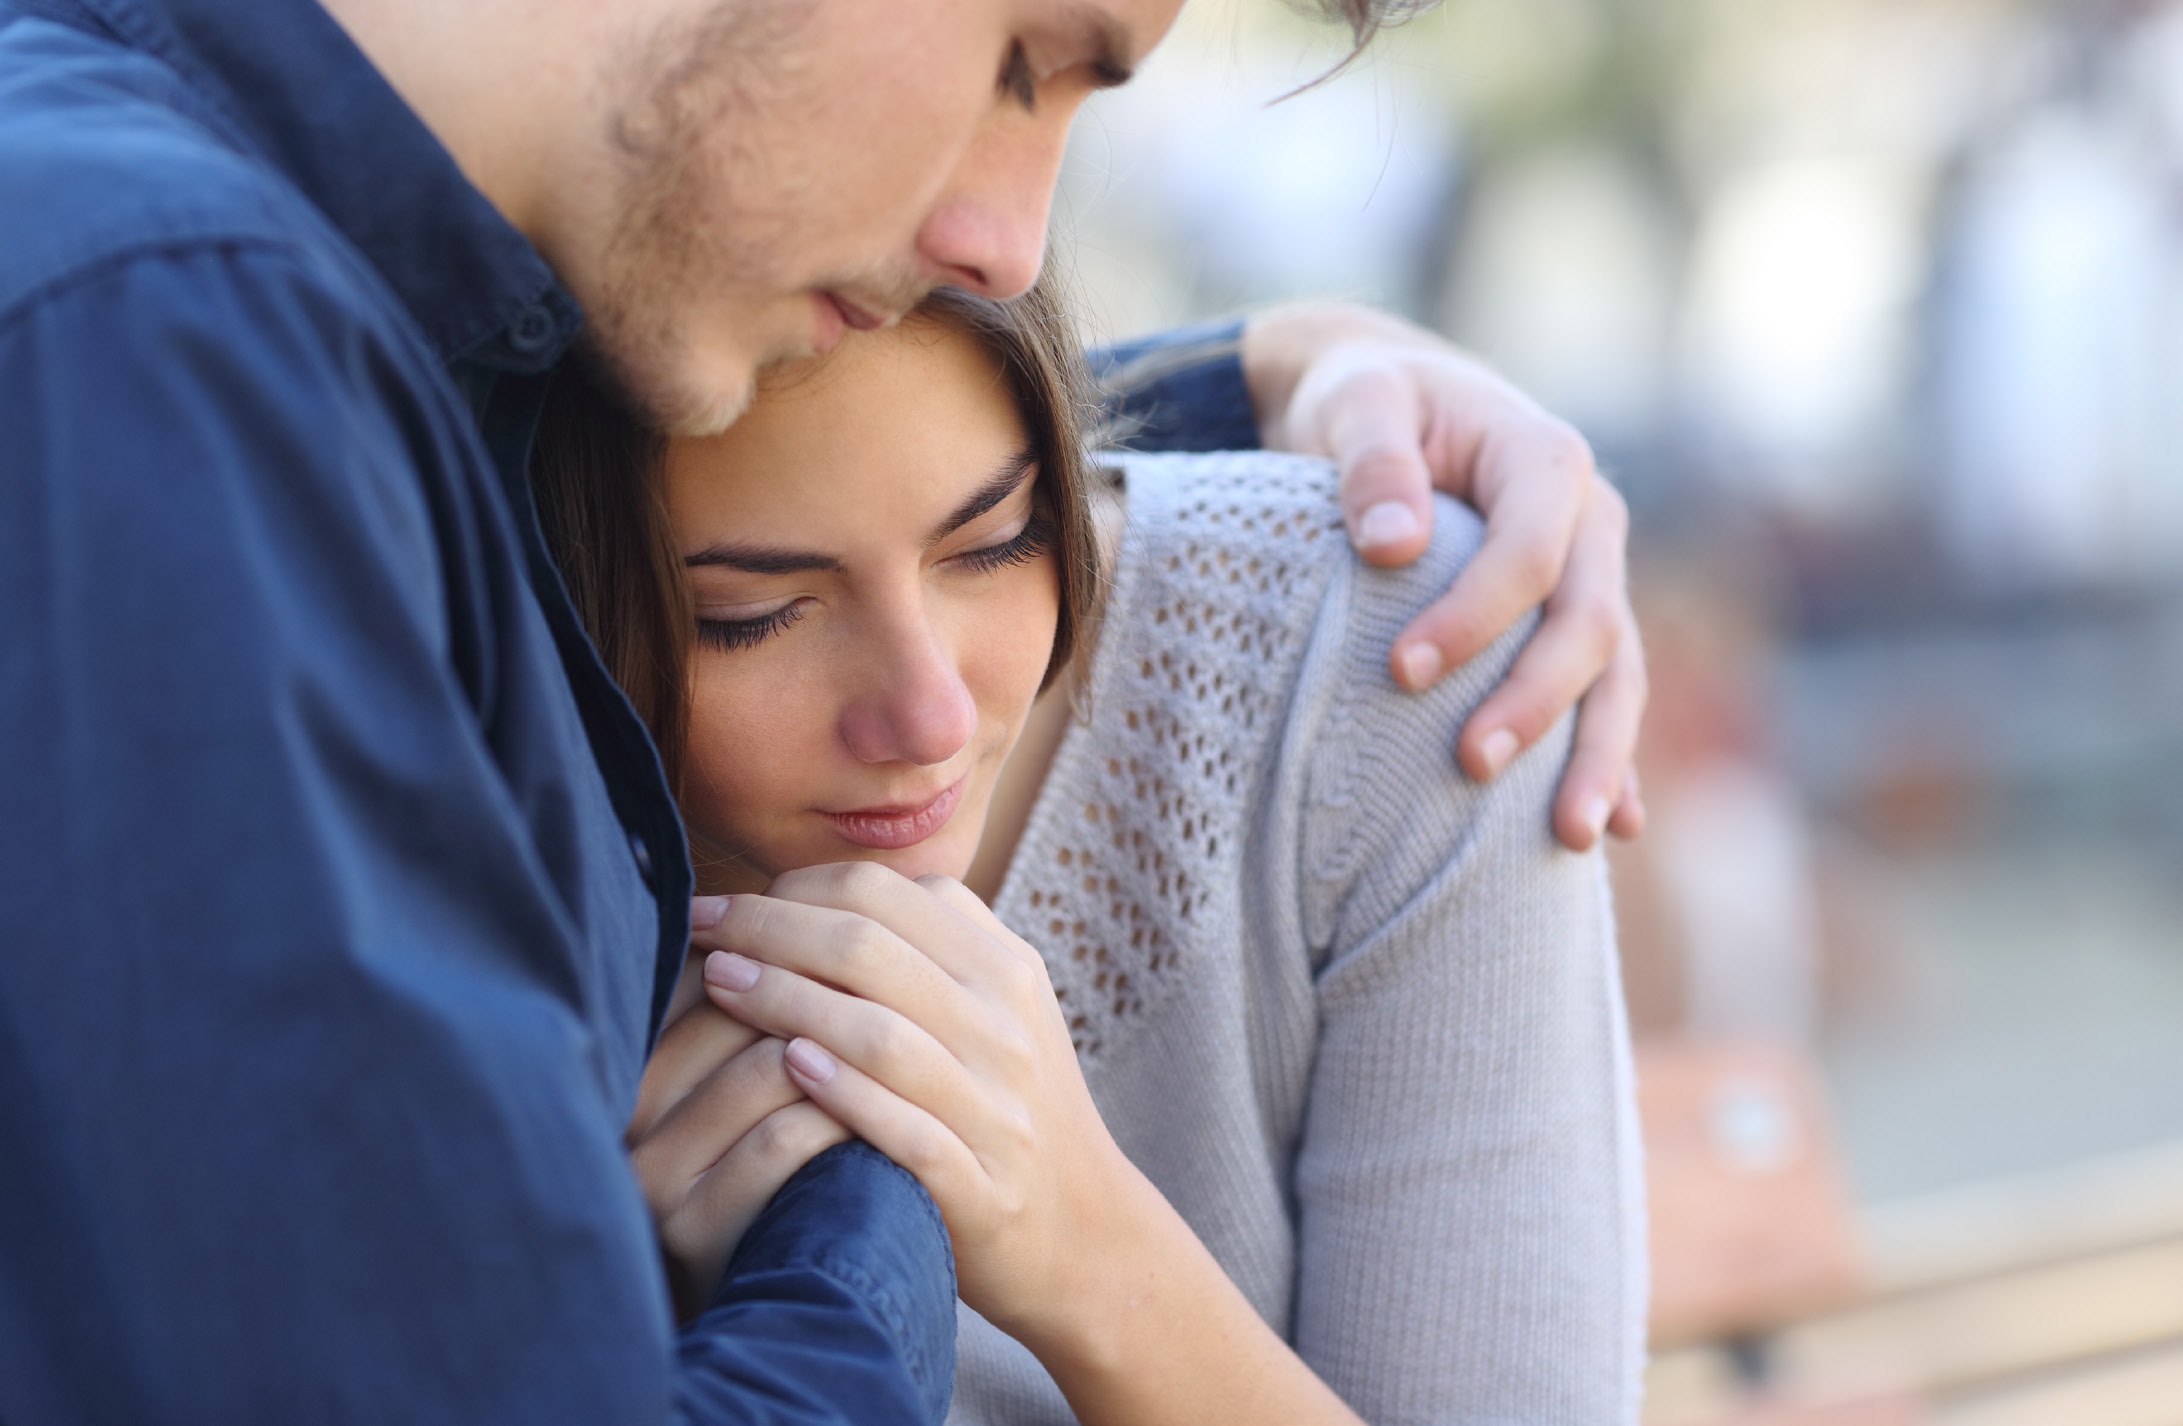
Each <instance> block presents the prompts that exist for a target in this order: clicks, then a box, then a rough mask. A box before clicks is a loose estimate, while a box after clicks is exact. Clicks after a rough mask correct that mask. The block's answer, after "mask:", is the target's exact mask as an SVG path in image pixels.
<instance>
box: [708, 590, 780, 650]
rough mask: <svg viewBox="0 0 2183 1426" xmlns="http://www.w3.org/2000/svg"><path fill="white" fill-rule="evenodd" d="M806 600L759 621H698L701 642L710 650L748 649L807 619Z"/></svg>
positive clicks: (763, 615) (765, 616) (759, 618)
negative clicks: (803, 618)
mask: <svg viewBox="0 0 2183 1426" xmlns="http://www.w3.org/2000/svg"><path fill="white" fill-rule="evenodd" d="M803 605H804V601H802V600H801V599H798V600H795V601H793V602H791V603H788V604H784V605H782V606H781V607H780V608H778V609H776V610H774V611H773V612H771V613H770V614H760V615H759V616H758V617H757V618H755V619H707V618H704V617H702V616H700V617H699V619H698V621H697V638H698V642H699V643H702V644H704V645H705V646H706V647H707V648H713V649H720V650H723V651H733V650H735V649H747V648H749V647H750V646H751V645H753V644H757V643H762V642H764V641H765V640H767V639H770V638H772V637H773V636H774V635H775V634H778V633H779V632H781V630H783V629H785V628H787V627H788V626H789V625H791V624H793V623H795V622H796V621H797V620H798V619H801V618H802V617H803Z"/></svg>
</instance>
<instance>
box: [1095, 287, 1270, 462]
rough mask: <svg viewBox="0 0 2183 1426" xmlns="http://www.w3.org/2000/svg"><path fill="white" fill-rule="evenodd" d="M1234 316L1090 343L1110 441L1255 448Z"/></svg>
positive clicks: (1160, 447)
mask: <svg viewBox="0 0 2183 1426" xmlns="http://www.w3.org/2000/svg"><path fill="white" fill-rule="evenodd" d="M1242 337H1243V323H1242V321H1241V320H1240V319H1234V320H1229V321H1225V322H1209V323H1205V324H1203V325H1200V326H1194V327H1178V328H1176V329H1174V330H1172V331H1168V332H1162V333H1159V334H1158V335H1156V336H1151V337H1145V338H1141V339H1139V340H1137V341H1132V342H1122V343H1118V344H1116V345H1114V346H1109V347H1099V348H1095V349H1094V350H1093V351H1091V352H1090V353H1089V355H1088V360H1089V362H1090V365H1091V369H1092V376H1093V379H1094V380H1095V381H1097V382H1098V383H1099V388H1100V392H1101V394H1102V396H1103V397H1104V399H1105V405H1106V416H1107V424H1108V429H1109V433H1110V439H1111V440H1112V441H1114V442H1115V443H1116V444H1119V445H1122V446H1125V447H1127V448H1128V449H1130V450H1138V451H1255V450H1257V449H1258V416H1257V413H1256V412H1255V411H1254V410H1253V409H1252V407H1251V391H1250V387H1249V386H1247V385H1246V384H1245V383H1244V380H1243V358H1242Z"/></svg>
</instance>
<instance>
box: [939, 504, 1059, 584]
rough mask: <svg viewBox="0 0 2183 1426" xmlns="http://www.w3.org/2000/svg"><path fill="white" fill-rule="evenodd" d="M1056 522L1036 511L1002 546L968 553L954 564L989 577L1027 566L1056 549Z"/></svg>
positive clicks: (988, 546)
mask: <svg viewBox="0 0 2183 1426" xmlns="http://www.w3.org/2000/svg"><path fill="white" fill-rule="evenodd" d="M1053 543H1054V521H1053V517H1052V516H1050V515H1048V514H1047V513H1046V512H1045V511H1043V510H1039V511H1034V512H1033V513H1032V515H1031V518H1030V519H1029V520H1027V521H1025V522H1024V526H1023V529H1022V530H1021V531H1019V532H1017V533H1016V534H1015V535H1012V536H1010V537H1009V538H1008V539H1005V540H1002V541H1001V542H1000V543H999V544H994V545H987V546H986V547H985V548H983V549H977V550H965V551H963V552H962V553H961V554H959V555H957V556H955V558H954V559H953V560H952V561H950V563H952V564H954V565H956V566H957V567H958V568H961V569H967V570H971V571H973V572H975V573H980V574H982V573H985V572H986V571H988V570H996V569H1004V568H1006V567H1007V566H1009V565H1012V564H1027V563H1029V562H1030V561H1032V560H1035V559H1037V558H1038V557H1039V556H1040V555H1043V554H1045V553H1046V552H1047V550H1049V549H1051V548H1052V547H1053Z"/></svg>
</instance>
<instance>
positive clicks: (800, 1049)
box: [783, 1040, 834, 1084]
mask: <svg viewBox="0 0 2183 1426" xmlns="http://www.w3.org/2000/svg"><path fill="white" fill-rule="evenodd" d="M783 1058H784V1059H786V1060H787V1061H788V1067H789V1068H790V1069H792V1070H794V1071H795V1072H796V1073H797V1074H799V1075H802V1076H803V1077H804V1078H805V1079H808V1080H810V1081H811V1082H812V1083H813V1084H825V1083H826V1082H827V1081H828V1080H830V1079H832V1078H833V1077H834V1057H833V1056H832V1055H830V1054H828V1053H826V1051H824V1050H822V1049H820V1048H819V1047H818V1046H817V1045H814V1044H812V1043H811V1042H810V1041H809V1040H790V1041H789V1042H788V1053H787V1054H786V1055H785V1056H783Z"/></svg>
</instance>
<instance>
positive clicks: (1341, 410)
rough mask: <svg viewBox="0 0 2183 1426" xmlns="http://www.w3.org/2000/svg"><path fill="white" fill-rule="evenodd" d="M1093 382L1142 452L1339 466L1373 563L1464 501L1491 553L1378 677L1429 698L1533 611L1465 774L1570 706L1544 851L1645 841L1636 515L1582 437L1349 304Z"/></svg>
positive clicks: (1285, 318)
mask: <svg viewBox="0 0 2183 1426" xmlns="http://www.w3.org/2000/svg"><path fill="white" fill-rule="evenodd" d="M1092 363H1093V368H1094V371H1095V372H1096V373H1097V374H1098V375H1099V376H1100V378H1101V379H1102V381H1103V383H1104V384H1105V385H1106V386H1107V388H1108V390H1109V392H1110V402H1111V405H1112V408H1113V411H1114V415H1115V424H1116V427H1117V429H1118V431H1119V433H1120V435H1121V438H1122V439H1123V440H1125V441H1127V442H1128V443H1129V444H1131V445H1134V446H1135V447H1137V448H1138V449H1141V450H1221V449H1234V448H1240V447H1245V446H1248V445H1254V444H1261V443H1262V444H1264V445H1265V446H1267V447H1268V448H1270V449H1278V450H1296V451H1305V452H1309V453H1313V454H1318V455H1325V456H1330V457H1332V458H1333V459H1334V460H1335V461H1336V462H1337V463H1338V464H1339V465H1340V467H1341V476H1342V505H1343V509H1344V510H1345V512H1346V514H1347V518H1348V524H1349V532H1350V539H1351V541H1352V543H1354V544H1355V545H1356V546H1357V548H1358V550H1359V552H1360V553H1361V554H1362V555H1363V557H1364V558H1365V559H1367V560H1370V561H1371V562H1372V563H1374V564H1383V565H1398V564H1407V563H1409V562H1410V561H1412V560H1414V559H1416V558H1417V557H1418V555H1419V554H1420V553H1422V552H1423V550H1424V549H1425V546H1426V542H1427V540H1428V538H1429V536H1430V534H1431V524H1432V505H1431V501H1430V498H1429V493H1430V491H1432V490H1434V489H1439V490H1442V491H1445V492H1446V493H1448V494H1450V495H1454V496H1457V497H1458V498H1460V499H1463V500H1466V501H1468V502H1470V504H1471V505H1472V506H1474V507H1475V508H1476V509H1477V510H1478V511H1479V513H1480V514H1482V515H1484V516H1485V517H1486V522H1487V524H1486V530H1487V537H1486V546H1485V548H1484V549H1483V550H1482V551H1480V553H1479V556H1478V558H1477V559H1476V560H1475V561H1474V562H1473V563H1472V564H1471V566H1470V567H1469V568H1467V569H1465V571H1464V572H1463V574H1462V575H1461V577H1460V578H1459V579H1458V580H1457V582H1456V584H1455V585H1454V587H1453V588H1451V589H1450V590H1449V591H1448V593H1447V594H1446V595H1445V596H1444V597H1442V598H1441V599H1439V600H1437V601H1435V602H1434V603H1433V604H1432V605H1431V606H1430V607H1428V608H1427V609H1425V610H1424V611H1423V612H1421V613H1420V614H1419V615H1418V617H1417V618H1416V619H1414V620H1413V621H1411V623H1410V625H1409V626H1408V627H1407V628H1405V629H1404V630H1403V631H1402V633H1401V634H1400V635H1398V636H1397V637H1396V639H1395V642H1394V645H1393V647H1392V648H1391V649H1390V650H1389V654H1388V660H1389V667H1390V669H1391V671H1392V672H1393V674H1394V676H1395V678H1396V679H1397V680H1398V681H1399V682H1401V683H1402V684H1403V685H1404V686H1406V687H1410V688H1424V687H1428V686H1430V685H1431V684H1432V683H1433V682H1434V681H1436V680H1437V679H1438V678H1439V677H1440V676H1441V675H1442V674H1443V673H1444V672H1446V671H1447V670H1450V669H1453V668H1456V667H1458V666H1460V665H1462V664H1464V663H1466V662H1467V661H1469V660H1470V659H1471V658H1473V657H1475V656H1476V655H1477V654H1478V652H1479V651H1480V650H1482V649H1483V648H1485V646H1486V645H1487V644H1489V643H1490V642H1492V640H1493V639H1494V638H1495V637H1496V636H1497V635H1498V634H1500V633H1501V631H1502V630H1504V629H1506V628H1508V627H1509V626H1510V625H1511V624H1512V623H1514V622H1515V620H1516V619H1517V618H1518V617H1519V616H1520V615H1522V614H1523V613H1524V612H1525V611H1527V610H1529V609H1530V608H1532V607H1533V606H1535V605H1539V604H1541V603H1543V604H1544V605H1545V614H1546V617H1545V620H1544V621H1543V622H1542V623H1541V625H1540V627H1539V631H1538V633H1537V634H1535V635H1534V636H1533V637H1532V640H1531V643H1530V644H1529V646H1528V647H1527V648H1526V649H1525V651H1524V654H1523V656H1522V657H1521V658H1520V659H1519V660H1518V661H1517V663H1516V665H1515V667H1514V669H1512V670H1511V672H1510V675H1509V678H1508V681H1507V682H1506V683H1504V684H1503V685H1502V686H1501V687H1500V688H1499V689H1497V690H1496V691H1495V692H1494V693H1493V694H1492V696H1490V697H1489V698H1487V699H1486V700H1485V701H1484V702H1483V703H1482V704H1481V705H1480V706H1479V708H1478V709H1477V711H1476V712H1475V713H1474V714H1473V715H1472V716H1471V718H1470V720H1469V721H1468V722H1466V723H1465V724H1464V726H1463V732H1462V735H1461V736H1460V738H1459V739H1458V740H1457V756H1458V758H1459V760H1460V761H1461V763H1462V765H1463V768H1464V770H1465V771H1466V772H1468V773H1470V774H1471V776H1473V777H1476V778H1479V779H1481V780H1488V779H1491V778H1492V777H1494V776H1495V775H1497V774H1498V773H1499V772H1500V770H1501V769H1502V768H1504V767H1506V766H1507V765H1508V763H1509V761H1510V760H1511V759H1513V758H1514V757H1515V755H1516V754H1517V753H1518V752H1519V751H1521V750H1522V749H1523V748H1526V747H1529V746H1530V745H1531V744H1532V743H1534V742H1535V741H1537V740H1538V738H1539V737H1540V736H1541V735H1542V734H1544V733H1545V731H1546V730H1547V729H1548V728H1549V727H1551V726H1552V725H1553V723H1554V721H1555V719H1557V718H1558V717H1559V716H1560V715H1561V714H1562V713H1563V712H1564V711H1565V710H1566V709H1567V708H1568V707H1569V706H1570V705H1571V704H1572V703H1576V702H1578V701H1579V700H1580V699H1581V700H1582V706H1581V708H1580V711H1579V714H1578V719H1577V732H1576V741H1575V744H1574V747H1573V750H1572V752H1571V755H1570V762H1569V768H1568V771H1567V773H1566V774H1564V776H1563V778H1562V782H1561V788H1560V791H1559V792H1558V793H1557V794H1556V797H1555V800H1554V828H1555V832H1556V834H1557V835H1558V836H1559V837H1560V838H1561V839H1562V841H1564V842H1565V843H1567V844H1568V845H1569V846H1571V847H1575V848H1577V849H1578V850H1582V849H1584V848H1586V847H1589V846H1591V845H1592V843H1593V842H1595V841H1597V840H1598V838H1599V836H1600V833H1601V832H1602V831H1603V830H1610V831H1613V832H1615V833H1617V834H1618V835H1622V836H1634V835H1636V833H1637V832H1638V831H1639V829H1640V828H1641V827H1642V826H1643V825H1644V806H1643V803H1642V801H1641V799H1640V797H1639V794H1638V787H1637V781H1636V774H1635V773H1634V771H1633V770H1632V769H1631V766H1630V759H1631V753H1632V750H1633V749H1634V748H1635V746H1636V741H1637V726H1638V722H1639V720H1640V719H1641V718H1642V716H1643V713H1644V706H1645V662H1644V653H1643V649H1642V646H1641V644H1640V641H1639V638H1638V633H1637V621H1636V617H1635V616H1634V615H1633V614H1632V613H1631V611H1630V605H1629V596H1628V592H1627V590H1626V589H1625V587H1624V544H1625V541H1626V539H1627V536H1628V529H1629V514H1628V511H1627V509H1626V507H1625V506H1624V505H1623V503H1622V499H1621V497H1620V496H1619V495H1617V494H1616V493H1615V491H1614V489H1613V487H1612V486H1610V485H1608V484H1607V482H1606V481H1605V480H1603V479H1602V478H1601V477H1600V475H1599V473H1598V471H1597V470H1596V469H1595V468H1594V466H1593V463H1592V453H1591V450H1590V448H1589V447H1588V446H1586V445H1585V443H1584V440H1583V438H1582V437H1581V436H1579V435H1578V434H1577V433H1576V431H1575V430H1574V429H1573V428H1571V427H1570V426H1569V425H1568V424H1567V423H1566V422H1563V421H1561V420H1559V419H1557V418H1556V417H1554V416H1553V415H1551V414H1550V413H1548V412H1547V411H1546V410H1544V409H1543V408H1541V407H1540V406H1539V405H1538V404H1537V403H1536V402H1534V401H1532V400H1531V399H1530V398H1528V397H1526V396H1525V395H1524V394H1523V393H1522V392H1520V391H1518V390H1516V389H1515V388H1514V387H1512V386H1510V385H1509V384H1508V383H1507V382H1506V381H1504V380H1502V379H1501V378H1500V377H1499V376H1497V375H1495V374H1494V373H1493V372H1492V371H1490V370H1488V369H1487V368H1486V367H1485V366H1483V365H1482V364H1480V363H1479V362H1477V361H1476V360H1475V359H1473V358H1471V357H1469V356H1467V355H1466V354H1464V353H1463V352H1461V351H1459V350H1457V349H1456V348H1455V347H1454V346H1452V345H1451V344H1449V343H1448V342H1446V341H1444V340H1442V339H1441V338H1439V337H1436V336H1434V335H1433V334H1431V333H1429V332H1426V331H1424V330H1422V329H1420V328H1418V327H1415V326H1412V325H1411V324H1410V323H1408V322H1404V321H1401V320H1400V319H1398V318H1394V317H1389V316H1387V315H1385V314H1383V313H1378V312H1373V311H1370V310H1369V309H1366V308H1362V307H1354V306H1349V305H1347V304H1342V303H1299V304H1295V305H1291V306H1287V307H1277V308H1273V309H1270V310H1268V311H1265V312H1261V313H1258V314H1256V315H1255V316H1253V317H1251V318H1249V319H1248V320H1247V321H1241V322H1232V323H1227V324H1217V325H1212V326H1206V327H1196V328H1187V329H1183V330H1182V331H1178V332H1174V333H1167V334H1163V335H1161V336H1159V337H1155V338H1151V339H1149V340H1146V341H1140V342H1131V343H1125V344H1122V345H1119V346H1116V347H1112V348H1108V349H1105V350H1103V351H1099V352H1095V353H1093V354H1092Z"/></svg>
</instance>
